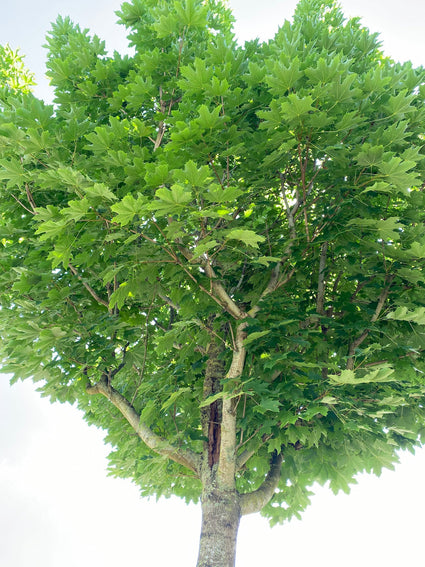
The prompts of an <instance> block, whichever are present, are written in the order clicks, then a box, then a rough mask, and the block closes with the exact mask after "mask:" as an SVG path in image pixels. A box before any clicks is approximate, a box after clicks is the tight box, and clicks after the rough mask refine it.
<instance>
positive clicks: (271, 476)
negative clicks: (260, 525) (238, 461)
mask: <svg viewBox="0 0 425 567" xmlns="http://www.w3.org/2000/svg"><path fill="white" fill-rule="evenodd" d="M282 462H283V455H282V454H279V455H278V454H277V452H276V451H274V453H273V456H272V458H271V461H270V470H269V472H268V473H267V476H266V478H265V479H264V482H263V484H262V485H261V486H260V487H259V488H257V490H254V492H250V493H247V494H241V495H240V497H239V498H240V506H241V513H242V515H243V516H244V515H246V514H255V513H256V512H260V511H261V510H262V509H263V508H264V506H265V505H266V504H268V503H269V502H270V500H271V499H272V497H273V494H274V491H275V490H276V488H277V485H278V484H279V480H280V474H281V468H282Z"/></svg>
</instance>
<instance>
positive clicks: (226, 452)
mask: <svg viewBox="0 0 425 567" xmlns="http://www.w3.org/2000/svg"><path fill="white" fill-rule="evenodd" d="M246 327H247V323H246V322H243V323H240V325H239V326H238V328H237V331H236V337H235V350H234V351H233V357H232V363H231V365H230V368H229V371H228V373H227V375H226V379H227V380H236V379H237V378H239V376H240V375H241V374H242V371H243V368H244V365H245V356H246V348H245V346H244V340H245V337H246V331H245V330H246ZM235 474H236V407H235V399H234V398H231V397H230V398H229V397H223V405H222V419H221V440H220V461H219V464H218V469H217V480H218V484H219V486H220V487H221V488H223V489H226V490H234V488H235Z"/></svg>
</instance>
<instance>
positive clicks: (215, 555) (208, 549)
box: [196, 486, 241, 567]
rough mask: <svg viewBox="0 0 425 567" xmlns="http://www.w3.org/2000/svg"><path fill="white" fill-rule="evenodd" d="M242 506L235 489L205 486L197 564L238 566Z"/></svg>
mask: <svg viewBox="0 0 425 567" xmlns="http://www.w3.org/2000/svg"><path fill="white" fill-rule="evenodd" d="M240 518H241V509H240V505H239V496H238V494H237V492H236V490H235V491H230V492H228V491H223V490H220V489H217V488H216V487H208V486H207V487H204V491H203V495H202V527H201V537H200V544H199V556H198V562H197V564H196V567H234V565H235V559H236V540H237V535H238V529H239V523H240Z"/></svg>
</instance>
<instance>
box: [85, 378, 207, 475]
mask: <svg viewBox="0 0 425 567" xmlns="http://www.w3.org/2000/svg"><path fill="white" fill-rule="evenodd" d="M87 393H88V394H90V395H93V394H102V395H103V396H105V398H107V399H108V400H109V401H110V402H111V403H112V404H114V406H115V407H116V408H117V409H118V410H119V411H120V412H121V413H122V415H123V416H124V417H125V419H126V420H127V421H128V423H129V424H130V425H131V427H132V428H133V429H134V430H135V432H136V433H137V435H138V436H139V437H140V439H141V440H142V441H143V442H144V443H145V444H146V445H147V446H148V447H149V449H152V451H154V452H155V453H157V454H158V455H162V456H164V457H168V458H169V459H171V460H172V461H174V462H176V463H179V464H180V465H183V466H185V467H187V468H188V469H190V470H191V471H193V472H195V473H196V474H199V466H200V458H199V455H197V454H196V453H194V452H193V451H190V450H188V449H177V448H176V447H173V445H171V444H170V443H169V442H168V441H167V440H166V439H164V438H163V437H161V436H160V435H158V434H157V433H154V432H153V431H152V429H150V427H148V426H147V425H145V424H144V423H143V422H141V421H140V415H139V414H138V413H137V411H136V410H135V409H134V407H133V406H132V405H131V404H130V402H129V401H128V400H127V399H126V398H124V396H122V395H121V394H120V393H119V392H118V391H117V390H115V388H113V387H112V386H111V385H110V384H108V380H107V378H106V377H104V378H102V379H101V380H99V382H98V383H97V384H95V385H93V386H88V387H87Z"/></svg>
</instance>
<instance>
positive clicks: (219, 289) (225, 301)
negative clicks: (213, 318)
mask: <svg viewBox="0 0 425 567" xmlns="http://www.w3.org/2000/svg"><path fill="white" fill-rule="evenodd" d="M203 267H204V269H205V272H206V274H207V276H208V277H209V278H210V280H211V287H212V290H213V291H214V293H215V296H216V297H217V299H218V300H219V302H220V304H221V305H222V307H224V309H225V310H226V311H227V312H228V313H230V315H232V317H234V318H235V319H239V320H240V319H244V318H245V317H246V313H244V312H243V311H242V310H241V309H240V307H239V306H238V305H237V304H236V302H235V301H233V299H232V298H231V297H230V296H229V294H228V293H227V291H226V290H225V289H224V287H223V286H222V285H221V283H220V282H219V281H217V276H216V274H215V272H214V269H213V267H212V266H211V263H210V262H209V260H207V261H206V262H205V263H204V264H203Z"/></svg>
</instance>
